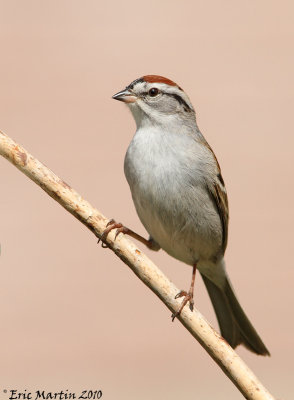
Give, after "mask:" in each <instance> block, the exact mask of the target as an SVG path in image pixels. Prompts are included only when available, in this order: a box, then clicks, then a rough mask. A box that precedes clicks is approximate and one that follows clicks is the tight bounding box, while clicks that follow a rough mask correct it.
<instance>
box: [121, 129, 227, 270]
mask: <svg viewBox="0 0 294 400" xmlns="http://www.w3.org/2000/svg"><path fill="white" fill-rule="evenodd" d="M171 143H173V145H171ZM204 150H205V149H204ZM196 155H197V156H196ZM203 156H204V154H203V149H202V148H201V146H200V147H199V144H198V143H197V142H195V140H193V139H191V138H189V137H188V136H184V137H180V136H175V137H174V138H172V140H171V138H170V135H169V136H167V135H164V134H163V133H162V132H159V131H150V130H148V132H144V131H138V132H137V133H136V135H135V137H134V138H133V140H132V142H131V144H130V146H129V148H128V151H127V154H126V157H125V175H126V178H127V180H128V183H129V185H130V189H131V192H132V197H133V201H134V204H135V207H136V210H137V213H138V216H139V218H140V220H141V222H142V223H143V225H144V226H145V228H146V230H147V231H148V233H149V234H150V235H151V236H152V237H153V239H154V240H155V241H156V242H157V243H158V244H159V245H160V246H161V247H162V248H163V249H164V250H165V251H166V252H167V253H169V254H170V255H172V256H173V257H175V258H177V259H179V260H181V261H183V262H186V263H187V264H190V265H191V264H193V263H195V262H196V261H198V260H199V259H212V258H213V257H217V255H218V253H219V251H220V248H221V241H222V231H221V223H220V218H219V215H218V212H217V210H216V208H215V205H214V204H213V202H212V201H211V198H210V196H209V194H208V192H207V190H206V186H205V181H204V175H205V176H207V173H208V172H209V171H204V169H205V168H208V167H207V165H206V164H207V162H206V161H205V162H204V160H206V158H207V157H205V158H203ZM204 172H205V174H204Z"/></svg>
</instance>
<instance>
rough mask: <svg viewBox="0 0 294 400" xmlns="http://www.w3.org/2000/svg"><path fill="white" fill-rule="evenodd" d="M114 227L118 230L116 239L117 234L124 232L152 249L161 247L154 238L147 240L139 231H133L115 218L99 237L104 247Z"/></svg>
mask: <svg viewBox="0 0 294 400" xmlns="http://www.w3.org/2000/svg"><path fill="white" fill-rule="evenodd" d="M113 229H117V231H116V233H115V237H114V240H115V239H116V238H117V236H118V235H119V234H120V233H124V234H125V235H129V236H131V237H132V238H134V239H136V240H139V242H141V243H143V244H144V245H145V246H147V247H148V248H149V249H151V250H159V248H160V247H159V246H158V244H157V243H156V242H155V241H154V240H153V239H152V238H150V239H149V240H147V239H145V238H143V236H141V235H138V233H136V232H134V231H132V230H131V229H129V228H127V227H126V226H124V225H123V224H121V223H120V222H116V221H115V220H114V219H111V220H110V221H109V222H108V224H107V225H106V229H105V230H104V232H103V233H102V235H101V238H100V239H98V243H99V242H100V241H102V247H108V246H107V244H106V243H105V240H106V238H107V235H108V234H109V232H110V231H112V230H113Z"/></svg>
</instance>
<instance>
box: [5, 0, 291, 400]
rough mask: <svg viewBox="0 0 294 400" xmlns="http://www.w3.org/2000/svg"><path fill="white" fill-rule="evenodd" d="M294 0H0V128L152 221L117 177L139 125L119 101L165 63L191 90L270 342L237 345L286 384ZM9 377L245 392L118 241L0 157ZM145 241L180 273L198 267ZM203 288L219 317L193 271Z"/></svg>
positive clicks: (50, 385) (108, 208)
mask: <svg viewBox="0 0 294 400" xmlns="http://www.w3.org/2000/svg"><path fill="white" fill-rule="evenodd" d="M292 4H293V2H292V1H280V2H275V1H269V0H263V1H248V2H244V1H233V0H232V1H182V2H179V1H170V0H169V1H161V2H158V1H153V0H152V1H148V2H147V1H146V2H144V3H143V2H140V1H123V2H118V1H117V2H112V1H108V2H101V1H90V0H89V1H84V2H82V1H64V0H62V1H56V0H55V1H54V0H53V1H29V0H26V1H0V49H1V63H0V129H2V130H3V131H5V132H6V133H7V134H8V135H10V136H11V137H12V138H14V139H15V140H16V141H18V142H19V143H21V144H22V145H23V146H24V147H25V148H27V149H28V150H29V151H30V152H31V153H32V154H33V155H35V156H36V157H38V158H39V159H40V160H41V161H42V162H44V163H45V164H46V165H47V166H49V167H50V168H51V169H52V170H53V171H54V172H56V173H57V174H58V175H60V177H62V178H63V179H64V180H65V181H67V182H68V183H69V184H71V185H72V186H73V187H74V188H75V189H76V190H78V191H79V192H80V193H81V194H82V195H83V196H84V197H85V198H86V199H87V200H89V201H90V202H91V203H92V204H94V205H95V206H97V208H98V209H100V210H101V211H102V212H103V213H104V214H105V215H106V216H108V217H114V218H116V219H117V220H119V221H122V222H124V223H125V224H126V225H128V226H130V227H132V228H133V229H135V230H137V231H138V232H139V233H141V234H144V235H145V232H144V229H143V227H142V225H141V224H140V221H139V220H138V218H137V216H136V214H135V210H134V206H133V204H132V201H131V196H130V193H129V189H128V186H127V183H126V180H125V178H124V175H123V158H124V154H125V150H126V148H127V146H128V143H129V141H130V140H131V137H132V135H133V133H134V131H135V124H134V121H133V120H132V117H131V115H130V113H129V112H128V111H127V109H126V107H125V106H124V105H123V104H121V103H118V102H115V101H113V100H112V99H111V96H112V95H113V94H114V93H116V92H117V91H119V90H120V89H122V88H124V87H125V86H126V85H127V84H128V83H130V82H131V81H132V80H134V79H135V78H138V77H140V76H141V75H144V74H149V73H151V74H161V75H164V76H167V77H169V78H171V79H173V80H175V81H176V82H178V83H179V84H180V85H181V86H182V87H183V88H184V90H186V92H187V93H188V94H189V96H190V98H191V100H192V102H193V104H194V106H195V108H196V110H197V115H198V123H199V126H200V128H201V130H202V132H203V133H204V135H205V136H206V138H207V140H208V141H209V143H210V144H211V146H212V147H213V149H214V150H215V152H216V154H217V156H218V159H219V161H220V164H221V166H222V171H223V176H224V179H225V181H226V185H227V189H228V193H229V202H230V213H231V220H230V232H229V246H228V250H227V253H226V260H227V266H228V270H229V273H230V276H231V279H232V281H233V284H234V287H235V289H236V292H237V294H238V297H239V299H240V301H241V303H242V305H243V306H244V308H245V310H246V312H247V313H248V315H249V316H250V318H251V319H252V321H253V322H254V324H255V326H256V328H257V329H258V331H259V332H260V334H261V336H262V338H263V339H264V341H265V343H266V345H267V346H268V347H269V349H270V351H271V353H272V357H271V358H262V357H257V356H255V355H253V354H251V353H249V352H248V351H247V350H245V349H243V348H238V353H239V354H240V355H241V356H242V357H243V358H244V360H245V361H246V362H247V363H248V364H249V365H250V367H252V368H253V370H254V371H255V373H256V374H257V375H258V376H259V377H260V379H261V380H262V381H263V383H264V384H265V385H266V386H267V387H268V388H269V390H271V391H272V392H273V394H275V395H276V396H277V398H279V399H286V398H289V399H290V398H291V397H292V395H293V391H292V388H291V387H292V382H293V356H294V346H293V297H294V296H293V278H294V277H293V257H292V250H293V223H294V213H293V208H294V207H293V195H294V190H293V145H294V139H293V137H294V135H293V105H294V104H293V89H294V87H293V70H294V56H293V54H294V52H293V33H294V25H293V11H294V9H293V6H292ZM0 179H1V198H0V202H1V203H0V204H1V208H0V218H1V224H0V241H1V246H2V255H1V261H0V320H1V345H0V377H1V378H0V400H2V399H7V395H4V393H3V389H7V390H9V389H13V388H15V389H19V390H24V389H27V391H34V390H37V389H46V390H50V391H58V390H61V389H63V390H66V389H68V390H69V391H71V392H73V391H77V392H78V391H79V390H81V389H93V390H95V389H101V390H102V391H103V398H104V399H105V400H106V399H111V400H112V399H121V400H126V399H141V400H146V399H154V400H157V399H169V400H176V399H181V398H189V399H190V398H191V399H192V398H193V399H213V398H217V399H221V400H222V399H241V398H242V396H241V395H240V394H239V393H238V391H237V390H236V389H235V388H234V387H233V385H232V384H231V383H230V381H229V380H228V379H227V378H226V377H225V375H224V374H223V373H222V372H221V371H220V370H219V368H217V367H216V366H215V365H214V363H213V362H212V360H211V359H210V358H209V357H208V356H207V355H206V353H205V352H204V350H202V348H201V347H200V345H198V343H196V342H195V341H194V340H193V338H192V337H191V336H190V335H189V333H188V332H187V331H185V330H184V329H183V328H182V326H180V324H179V323H178V322H175V323H174V324H172V323H171V319H170V312H169V311H168V310H167V309H166V308H165V307H164V306H163V304H161V303H160V301H159V300H158V299H157V298H156V297H155V296H154V295H153V294H152V293H151V292H150V291H149V290H148V289H147V288H145V287H144V285H143V284H142V283H141V282H140V281H139V280H138V279H137V278H136V277H135V276H134V275H133V274H132V272H131V271H130V270H129V269H128V268H127V267H126V266H125V265H123V264H122V263H121V262H120V261H119V260H118V259H117V258H116V257H115V256H114V255H113V254H112V253H111V252H110V251H109V250H104V249H101V247H100V246H98V245H97V244H96V240H95V238H94V237H93V235H92V234H91V233H90V232H89V231H88V230H87V229H86V228H84V227H83V226H82V225H81V224H80V223H79V222H78V221H76V220H75V219H74V218H73V217H72V216H71V215H69V214H68V213H66V212H65V211H64V210H63V209H62V208H61V207H60V206H59V205H58V204H57V203H55V202H54V201H53V200H52V199H51V198H49V197H48V196H47V194H45V193H44V192H42V191H41V190H40V189H39V188H38V187H37V186H36V185H35V184H34V183H32V182H30V181H29V180H28V179H27V178H26V177H25V176H24V175H22V174H21V173H20V172H19V171H17V170H16V168H14V167H13V166H12V165H10V164H9V163H8V162H7V161H6V160H4V159H0ZM146 253H147V254H149V255H150V257H151V258H152V259H153V260H154V261H155V262H157V263H158V265H159V266H160V267H161V268H162V269H163V271H164V272H165V273H166V274H167V275H168V276H169V277H170V278H171V279H172V281H173V282H175V283H176V285H177V286H178V287H180V288H186V287H187V285H188V284H189V280H190V274H191V270H190V268H189V267H187V266H185V265H184V264H181V263H180V262H178V261H175V260H173V259H172V258H171V257H169V256H168V255H166V254H164V253H163V252H159V253H158V254H155V253H151V252H149V251H148V250H146ZM196 304H197V307H198V308H199V309H200V311H201V312H202V313H203V314H204V315H205V316H206V317H207V318H208V320H209V321H210V322H211V323H212V324H213V325H214V326H215V325H216V320H215V317H214V314H213V311H212V308H211V305H210V303H209V301H208V296H207V293H206V291H205V288H204V286H203V284H202V282H201V280H200V279H198V281H197V285H196Z"/></svg>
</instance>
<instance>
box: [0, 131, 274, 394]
mask: <svg viewBox="0 0 294 400" xmlns="http://www.w3.org/2000/svg"><path fill="white" fill-rule="evenodd" d="M0 155H2V156H3V157H5V158H6V159H7V160H8V161H10V162H11V163H12V164H14V165H15V166H16V167H17V168H18V169H19V170H20V171H22V172H23V173H24V174H26V175H27V176H28V177H29V178H30V179H31V180H33V181H34V182H35V183H36V184H37V185H39V186H40V187H41V188H42V189H43V190H45V192H46V193H48V194H49V196H51V197H52V198H53V199H54V200H56V201H57V202H58V203H59V204H60V205H62V207H64V208H65V209H66V210H67V211H69V212H70V213H71V214H72V215H73V216H74V217H76V218H77V219H78V220H79V221H81V222H82V223H83V224H84V225H85V226H86V227H87V228H89V229H90V230H91V231H92V232H93V233H94V234H95V235H96V236H97V237H98V238H100V237H101V235H102V233H103V231H104V229H105V228H106V224H107V222H108V219H107V218H106V217H104V216H103V215H102V214H101V213H100V212H99V211H98V210H97V209H95V208H94V207H92V206H91V204H90V203H88V202H87V201H86V200H84V199H83V198H82V197H81V196H80V195H79V194H78V193H77V192H76V191H75V190H74V189H72V188H71V187H70V186H69V185H67V184H66V183H65V182H64V181H63V180H62V179H60V178H59V177H58V176H56V175H55V174H54V173H53V172H52V171H50V170H49V169H48V168H47V167H46V166H45V165H43V164H42V163H41V162H40V161H38V160H37V159H36V158H34V157H33V156H32V155H31V154H29V153H28V152H27V151H26V150H25V149H24V148H23V147H21V146H20V145H18V144H16V143H15V142H14V141H13V140H12V139H10V138H9V137H8V136H7V135H5V134H4V133H2V132H1V131H0ZM114 235H115V233H114V232H113V231H112V232H110V233H109V235H108V236H107V244H108V246H109V248H110V249H111V250H112V251H113V252H114V253H115V254H116V255H117V256H118V257H119V258H120V259H121V260H122V261H123V262H124V263H125V264H127V265H128V266H129V267H130V268H131V269H132V271H133V272H134V273H135V274H136V275H137V276H138V278H139V279H141V281H142V282H144V283H145V285H146V286H148V287H149V289H151V290H152V291H153V292H154V293H155V294H156V295H157V296H158V297H159V298H160V300H161V301H162V302H163V303H164V304H165V305H166V306H167V307H168V308H169V310H170V311H172V312H175V311H177V310H178V308H179V305H180V302H181V301H180V300H176V299H175V296H176V294H177V293H178V292H179V290H178V289H177V288H176V287H175V285H174V284H173V283H172V282H170V280H169V279H168V278H167V277H166V276H165V275H164V274H163V273H162V272H161V271H160V269H159V268H158V267H157V266H156V265H155V264H154V263H153V262H152V261H151V260H150V259H149V258H148V257H147V256H146V255H145V254H143V253H142V252H141V251H140V250H139V249H138V248H137V246H136V245H135V244H134V243H133V242H131V241H130V240H129V239H127V238H126V237H125V236H124V235H119V236H118V237H117V239H116V240H115V241H114ZM178 319H179V320H180V322H181V323H182V324H183V325H184V327H185V328H186V329H188V331H189V332H190V333H191V335H192V336H194V338H195V339H196V340H198V342H199V343H200V344H201V346H203V347H204V349H205V350H206V351H207V352H208V354H209V355H210V356H211V357H212V358H213V359H214V361H215V362H216V363H217V364H218V365H219V366H220V368H221V369H222V370H223V371H224V373H225V374H226V375H227V376H228V377H229V378H230V379H231V381H232V382H233V383H234V384H235V385H236V386H237V388H238V389H239V390H240V392H241V393H242V394H243V395H244V397H245V398H246V399H250V400H265V399H266V400H273V399H274V398H273V397H272V396H271V394H270V393H269V392H268V391H267V390H266V389H265V388H264V386H263V385H262V384H261V383H260V382H259V380H258V379H257V378H256V376H255V375H254V374H253V372H252V371H251V370H250V369H249V368H248V367H247V365H246V364H245V363H244V362H243V361H242V359H241V358H240V357H239V356H238V355H237V354H236V353H235V351H234V350H233V349H232V348H231V347H230V346H229V345H228V344H227V343H226V341H225V340H224V339H223V338H222V337H221V336H220V335H219V334H218V333H217V332H216V331H215V330H214V329H213V328H212V327H211V326H210V325H209V324H208V323H207V322H206V320H205V319H204V318H203V316H202V315H201V314H200V312H199V311H198V310H194V312H191V311H190V309H189V307H184V309H183V311H182V312H181V315H180V316H179V317H178Z"/></svg>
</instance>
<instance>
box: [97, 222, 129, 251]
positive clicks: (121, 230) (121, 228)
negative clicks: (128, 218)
mask: <svg viewBox="0 0 294 400" xmlns="http://www.w3.org/2000/svg"><path fill="white" fill-rule="evenodd" d="M113 229H117V231H116V233H115V237H114V240H115V239H116V238H117V236H118V235H119V234H120V233H128V231H129V229H128V228H126V227H125V226H123V224H121V223H120V222H116V221H115V220H114V219H111V220H110V221H109V222H108V223H107V225H106V229H105V230H104V231H103V233H102V235H101V237H100V238H99V239H98V242H97V243H100V242H102V243H101V246H102V247H104V248H105V247H108V245H107V243H106V238H107V235H108V234H109V232H111V231H112V230H113Z"/></svg>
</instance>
